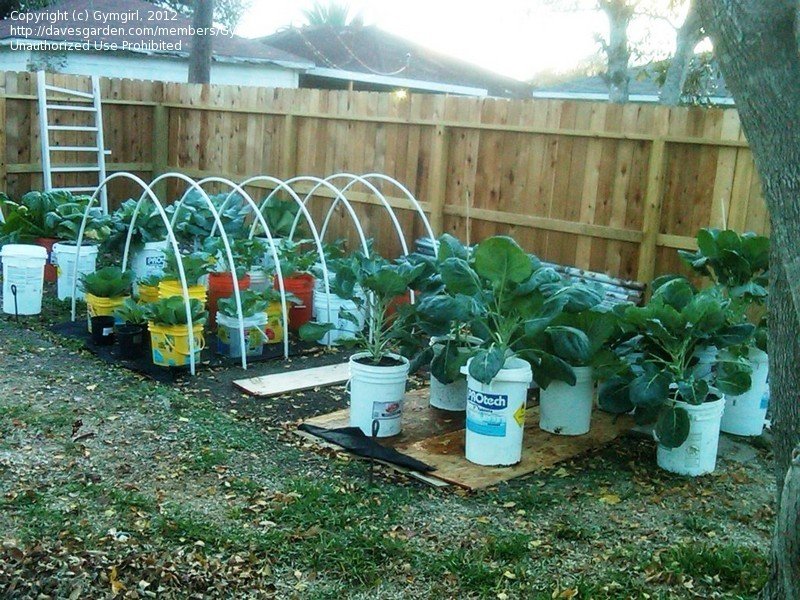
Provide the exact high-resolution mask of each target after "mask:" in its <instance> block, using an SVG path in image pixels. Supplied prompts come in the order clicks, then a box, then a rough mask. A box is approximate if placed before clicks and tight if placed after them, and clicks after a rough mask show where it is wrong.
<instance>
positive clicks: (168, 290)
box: [158, 279, 207, 306]
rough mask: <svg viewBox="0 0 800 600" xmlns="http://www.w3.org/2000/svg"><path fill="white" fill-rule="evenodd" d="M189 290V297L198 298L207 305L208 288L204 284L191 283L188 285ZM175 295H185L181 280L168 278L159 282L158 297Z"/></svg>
mask: <svg viewBox="0 0 800 600" xmlns="http://www.w3.org/2000/svg"><path fill="white" fill-rule="evenodd" d="M187 289H188V291H189V298H196V299H197V300H200V302H202V303H203V305H204V306H205V303H206V293H207V291H206V288H205V286H202V285H190V286H187ZM173 296H183V288H181V282H180V281H178V280H177V279H166V280H164V281H159V282H158V297H159V299H161V298H172V297H173Z"/></svg>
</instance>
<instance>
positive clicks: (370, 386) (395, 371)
mask: <svg viewBox="0 0 800 600" xmlns="http://www.w3.org/2000/svg"><path fill="white" fill-rule="evenodd" d="M368 356H369V354H367V353H366V352H359V353H357V354H354V355H353V356H351V357H350V426H351V427H358V428H360V429H361V431H363V432H364V434H366V435H368V436H372V422H373V421H375V420H377V421H378V423H379V426H378V435H377V437H390V436H393V435H397V434H398V433H400V431H401V429H402V418H403V397H404V396H405V393H406V379H408V367H409V364H408V359H406V358H404V357H402V356H399V355H397V354H389V355H388V356H389V357H390V358H394V359H396V360H400V361H402V364H400V365H396V366H391V367H381V366H375V365H370V364H365V363H360V362H357V361H358V359H360V358H366V357H368Z"/></svg>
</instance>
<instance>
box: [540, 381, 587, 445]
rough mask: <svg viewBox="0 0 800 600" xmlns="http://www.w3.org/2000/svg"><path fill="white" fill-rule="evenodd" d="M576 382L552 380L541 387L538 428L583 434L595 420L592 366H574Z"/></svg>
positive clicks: (553, 431)
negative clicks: (593, 415) (593, 417)
mask: <svg viewBox="0 0 800 600" xmlns="http://www.w3.org/2000/svg"><path fill="white" fill-rule="evenodd" d="M572 370H573V371H575V379H576V382H575V385H574V386H572V385H569V384H567V383H565V382H563V381H553V382H552V383H551V384H550V385H549V386H547V389H544V388H542V389H541V390H539V428H540V429H542V430H544V431H549V432H550V433H555V434H557V435H583V434H584V433H588V431H589V428H590V427H591V422H592V404H593V400H594V381H592V368H591V367H573V368H572Z"/></svg>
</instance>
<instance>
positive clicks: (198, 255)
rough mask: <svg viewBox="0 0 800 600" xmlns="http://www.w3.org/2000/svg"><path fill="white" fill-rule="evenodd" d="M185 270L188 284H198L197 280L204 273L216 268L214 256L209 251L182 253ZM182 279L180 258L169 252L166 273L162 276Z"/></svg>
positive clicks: (206, 273) (163, 278)
mask: <svg viewBox="0 0 800 600" xmlns="http://www.w3.org/2000/svg"><path fill="white" fill-rule="evenodd" d="M180 260H181V264H182V265H183V272H184V274H185V275H186V284H187V285H197V281H198V280H199V279H200V278H201V277H203V276H204V275H208V273H210V272H211V270H212V269H213V268H214V262H213V258H212V257H211V255H210V254H208V253H207V252H192V253H191V254H182V255H181V258H180ZM161 279H162V281H163V280H165V279H180V272H179V271H178V259H177V258H176V257H175V253H174V252H167V260H166V261H165V263H164V275H163V277H162V278H161Z"/></svg>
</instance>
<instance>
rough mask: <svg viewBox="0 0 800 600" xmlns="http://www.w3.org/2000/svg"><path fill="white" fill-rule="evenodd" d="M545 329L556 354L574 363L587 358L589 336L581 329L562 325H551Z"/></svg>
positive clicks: (584, 360) (580, 363)
mask: <svg viewBox="0 0 800 600" xmlns="http://www.w3.org/2000/svg"><path fill="white" fill-rule="evenodd" d="M546 331H547V335H548V336H549V337H550V341H551V342H552V343H553V349H554V350H555V353H556V355H557V356H559V357H560V358H562V359H564V360H566V361H567V362H569V363H571V364H574V365H582V364H585V363H586V362H587V361H588V360H589V338H588V337H586V334H585V333H584V332H583V331H581V330H580V329H576V328H574V327H566V326H563V325H553V326H551V327H549V328H548V329H547V330H546Z"/></svg>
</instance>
